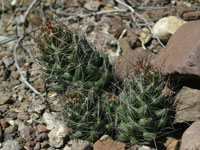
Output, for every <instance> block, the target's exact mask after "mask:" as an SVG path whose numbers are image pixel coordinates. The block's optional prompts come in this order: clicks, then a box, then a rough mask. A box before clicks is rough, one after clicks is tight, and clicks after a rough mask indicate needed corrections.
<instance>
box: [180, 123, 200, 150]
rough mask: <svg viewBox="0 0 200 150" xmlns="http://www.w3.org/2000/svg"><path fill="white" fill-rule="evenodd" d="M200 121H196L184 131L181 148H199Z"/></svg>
mask: <svg viewBox="0 0 200 150" xmlns="http://www.w3.org/2000/svg"><path fill="white" fill-rule="evenodd" d="M199 135H200V121H196V122H194V123H192V125H190V127H189V128H188V129H187V130H186V131H185V132H184V133H183V136H182V139H181V146H180V150H199V148H200V139H199Z"/></svg>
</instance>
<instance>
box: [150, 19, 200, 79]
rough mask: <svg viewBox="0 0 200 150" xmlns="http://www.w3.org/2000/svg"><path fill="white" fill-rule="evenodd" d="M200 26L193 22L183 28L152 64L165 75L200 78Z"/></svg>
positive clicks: (198, 23)
mask: <svg viewBox="0 0 200 150" xmlns="http://www.w3.org/2000/svg"><path fill="white" fill-rule="evenodd" d="M199 26H200V21H191V22H189V23H186V24H184V25H183V26H181V27H180V28H179V29H178V30H177V32H176V33H175V34H174V35H173V36H172V37H171V38H170V40H169V41H168V43H167V46H166V48H165V49H163V50H161V52H160V53H159V54H158V56H157V57H156V58H155V59H154V60H152V64H153V65H154V66H157V67H159V68H160V69H161V72H162V73H163V74H174V73H178V74H182V75H190V76H189V77H191V75H196V76H200V61H199V60H200V41H199V38H200V30H199ZM183 37H184V38H183ZM186 77H187V76H186Z"/></svg>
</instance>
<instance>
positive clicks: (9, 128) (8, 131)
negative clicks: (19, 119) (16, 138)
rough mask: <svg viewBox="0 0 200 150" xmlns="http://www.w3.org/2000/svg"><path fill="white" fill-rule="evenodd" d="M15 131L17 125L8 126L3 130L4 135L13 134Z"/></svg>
mask: <svg viewBox="0 0 200 150" xmlns="http://www.w3.org/2000/svg"><path fill="white" fill-rule="evenodd" d="M15 131H17V125H13V126H9V127H7V128H5V131H4V132H5V133H6V134H12V133H14V132H15Z"/></svg>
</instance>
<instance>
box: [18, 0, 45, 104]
mask: <svg viewBox="0 0 200 150" xmlns="http://www.w3.org/2000/svg"><path fill="white" fill-rule="evenodd" d="M38 1H39V0H34V1H33V2H32V3H31V5H30V6H29V7H28V9H27V11H26V12H25V15H24V20H23V22H21V23H19V24H17V26H16V28H15V30H16V34H17V37H19V36H18V32H17V27H18V26H19V25H20V24H23V25H24V24H25V22H26V20H27V17H28V15H29V13H30V12H31V10H32V9H33V7H34V6H35V5H36V3H37V2H38ZM24 37H25V26H24V34H23V35H21V36H20V37H19V38H18V41H17V44H16V46H15V48H14V59H15V65H16V67H17V71H18V72H19V74H20V76H21V79H22V81H23V82H24V83H25V84H26V85H27V86H28V87H29V88H30V89H31V90H32V91H33V92H34V93H36V94H37V95H39V96H40V98H41V99H42V100H43V101H44V100H45V98H44V97H43V95H42V94H41V93H40V92H39V91H37V90H36V89H35V88H34V87H33V86H32V85H30V84H29V83H28V81H27V80H26V79H25V77H24V75H23V73H22V70H21V68H20V66H19V64H18V61H17V49H18V48H19V45H20V43H21V41H22V40H23V39H24Z"/></svg>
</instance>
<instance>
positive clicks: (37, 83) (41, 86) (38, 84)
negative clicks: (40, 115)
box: [33, 79, 45, 92]
mask: <svg viewBox="0 0 200 150" xmlns="http://www.w3.org/2000/svg"><path fill="white" fill-rule="evenodd" d="M33 87H34V88H35V89H37V90H38V91H40V92H45V88H44V80H42V79H38V80H36V81H34V83H33Z"/></svg>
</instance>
